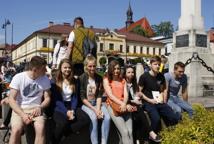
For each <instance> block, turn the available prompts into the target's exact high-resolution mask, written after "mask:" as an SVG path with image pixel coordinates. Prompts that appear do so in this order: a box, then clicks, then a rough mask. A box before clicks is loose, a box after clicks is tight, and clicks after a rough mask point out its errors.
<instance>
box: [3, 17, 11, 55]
mask: <svg viewBox="0 0 214 144" xmlns="http://www.w3.org/2000/svg"><path fill="white" fill-rule="evenodd" d="M7 25H10V21H9V20H8V19H5V22H4V24H3V25H2V29H4V30H5V31H4V44H5V53H6V48H7Z"/></svg>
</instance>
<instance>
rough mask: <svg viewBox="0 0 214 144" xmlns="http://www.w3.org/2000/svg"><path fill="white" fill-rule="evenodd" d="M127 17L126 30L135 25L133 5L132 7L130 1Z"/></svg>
mask: <svg viewBox="0 0 214 144" xmlns="http://www.w3.org/2000/svg"><path fill="white" fill-rule="evenodd" d="M126 16H127V20H126V28H128V27H129V26H130V25H131V24H132V23H134V22H133V20H132V16H133V12H132V8H131V5H130V1H129V7H128V10H127V12H126Z"/></svg>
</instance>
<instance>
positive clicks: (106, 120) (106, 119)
mask: <svg viewBox="0 0 214 144" xmlns="http://www.w3.org/2000/svg"><path fill="white" fill-rule="evenodd" d="M94 107H96V105H95V106H94ZM82 110H83V111H85V112H86V113H87V114H88V116H89V117H90V119H91V125H90V137H91V143H92V144H98V119H97V116H96V114H95V112H94V111H93V110H92V109H90V108H89V107H87V106H85V105H83V106H82ZM101 111H102V112H103V114H104V116H103V121H102V126H101V134H102V138H101V144H107V141H108V134H109V128H110V116H109V114H108V111H107V109H106V107H105V106H104V105H102V106H101Z"/></svg>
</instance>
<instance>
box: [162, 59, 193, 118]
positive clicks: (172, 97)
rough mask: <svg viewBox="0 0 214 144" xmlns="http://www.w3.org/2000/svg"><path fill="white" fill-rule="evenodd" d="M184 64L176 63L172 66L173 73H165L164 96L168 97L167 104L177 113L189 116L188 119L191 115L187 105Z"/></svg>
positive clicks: (190, 108) (189, 106) (189, 107)
mask: <svg viewBox="0 0 214 144" xmlns="http://www.w3.org/2000/svg"><path fill="white" fill-rule="evenodd" d="M184 71H185V64H184V63H182V62H177V63H175V64H174V72H168V73H166V74H165V75H164V76H165V79H166V94H167V96H168V102H167V104H168V105H169V106H170V107H171V108H172V109H173V110H174V111H175V112H178V113H181V112H182V111H183V110H184V111H186V112H187V113H188V114H189V117H192V115H193V109H192V106H191V105H190V104H189V103H188V92H187V76H186V74H184ZM181 87H182V89H181V95H182V99H181V98H180V96H178V92H179V90H180V88H181Z"/></svg>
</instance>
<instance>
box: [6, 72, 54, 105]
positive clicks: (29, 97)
mask: <svg viewBox="0 0 214 144" xmlns="http://www.w3.org/2000/svg"><path fill="white" fill-rule="evenodd" d="M50 87H51V84H50V80H49V79H48V77H47V76H46V75H45V76H41V77H39V78H37V79H35V80H33V79H31V78H30V77H29V76H28V74H27V72H22V73H18V74H16V75H15V76H14V77H13V79H12V81H11V83H10V88H13V89H16V90H18V91H19V93H18V95H17V98H16V102H17V104H18V105H19V106H20V107H21V108H26V107H29V106H39V105H40V104H41V102H42V96H43V92H44V91H45V90H48V89H50Z"/></svg>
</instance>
